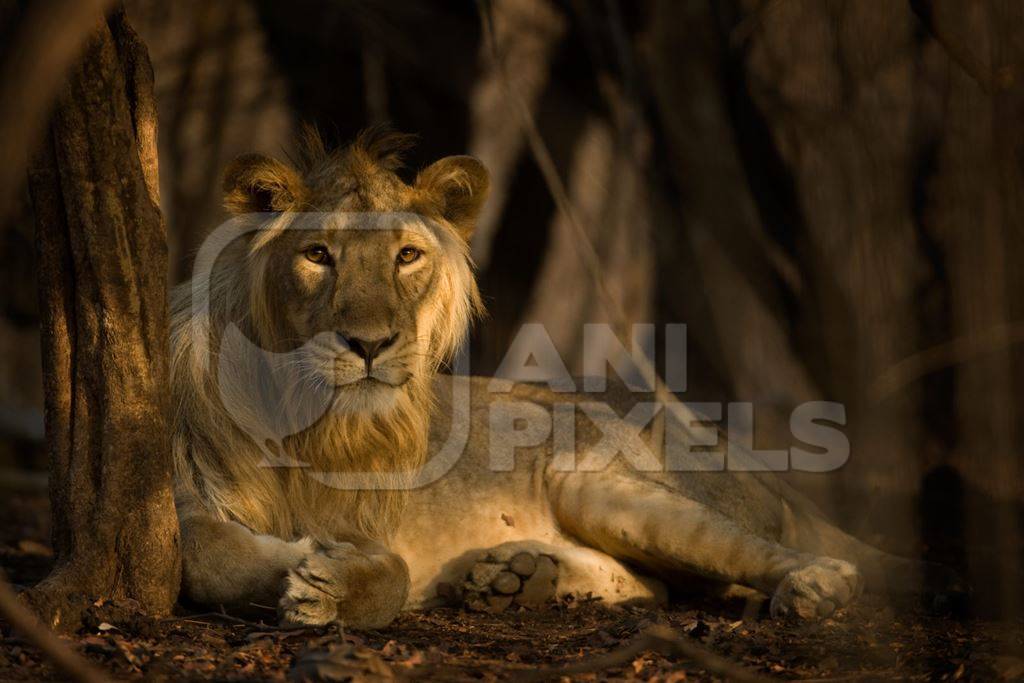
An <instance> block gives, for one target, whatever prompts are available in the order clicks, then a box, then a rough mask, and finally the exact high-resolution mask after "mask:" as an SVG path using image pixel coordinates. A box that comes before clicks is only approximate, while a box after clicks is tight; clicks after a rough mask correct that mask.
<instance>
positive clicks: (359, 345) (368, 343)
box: [338, 332, 398, 374]
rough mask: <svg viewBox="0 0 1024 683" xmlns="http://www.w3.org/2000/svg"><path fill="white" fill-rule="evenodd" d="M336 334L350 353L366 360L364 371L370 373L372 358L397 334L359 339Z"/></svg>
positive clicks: (393, 339) (390, 342)
mask: <svg viewBox="0 0 1024 683" xmlns="http://www.w3.org/2000/svg"><path fill="white" fill-rule="evenodd" d="M338 336H339V337H341V338H342V340H343V341H344V342H345V344H346V345H347V346H348V348H349V349H351V350H352V353H354V354H356V355H357V356H359V357H360V358H362V359H363V361H365V362H366V373H367V374H369V373H370V369H371V368H372V367H373V359H374V358H376V357H377V356H379V355H380V353H381V351H383V350H384V349H386V348H388V347H389V346H391V345H392V344H394V343H395V339H397V338H398V335H397V334H394V335H392V336H390V337H381V338H380V339H370V340H367V339H359V338H358V337H349V336H346V335H344V334H342V333H340V332H339V333H338Z"/></svg>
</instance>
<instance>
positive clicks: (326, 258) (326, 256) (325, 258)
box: [303, 244, 331, 265]
mask: <svg viewBox="0 0 1024 683" xmlns="http://www.w3.org/2000/svg"><path fill="white" fill-rule="evenodd" d="M303 253H304V254H305V256H306V258H307V259H309V260H310V261H312V262H313V263H319V264H320V265H327V264H329V263H330V262H331V253H330V252H329V251H327V247H325V246H324V245H322V244H314V245H313V246H311V247H309V248H307V249H306V251H304V252H303Z"/></svg>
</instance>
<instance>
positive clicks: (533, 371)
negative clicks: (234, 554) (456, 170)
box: [187, 212, 850, 490]
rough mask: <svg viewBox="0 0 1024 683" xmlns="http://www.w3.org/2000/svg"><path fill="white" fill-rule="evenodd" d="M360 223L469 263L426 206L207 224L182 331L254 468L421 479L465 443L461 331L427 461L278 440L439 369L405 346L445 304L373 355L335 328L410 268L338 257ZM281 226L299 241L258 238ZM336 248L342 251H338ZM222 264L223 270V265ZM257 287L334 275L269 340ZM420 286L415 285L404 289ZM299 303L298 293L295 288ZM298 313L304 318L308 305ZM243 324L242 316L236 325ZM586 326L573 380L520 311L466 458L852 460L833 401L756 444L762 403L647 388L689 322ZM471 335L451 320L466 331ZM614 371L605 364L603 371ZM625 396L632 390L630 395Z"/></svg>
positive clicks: (449, 264)
mask: <svg viewBox="0 0 1024 683" xmlns="http://www.w3.org/2000/svg"><path fill="white" fill-rule="evenodd" d="M368 233H372V234H373V236H372V237H371V242H372V244H371V245H370V246H369V247H366V246H365V245H364V249H371V251H370V252H368V253H371V254H372V253H377V252H379V253H380V254H382V258H383V259H384V260H385V261H386V260H387V259H388V258H393V257H392V256H390V255H389V254H390V252H389V251H388V250H402V251H404V250H405V247H403V246H402V244H403V240H415V242H416V244H419V245H422V247H423V250H422V252H423V256H422V258H423V259H426V265H425V266H424V265H423V263H422V262H421V263H420V265H419V266H416V267H429V268H432V269H433V270H432V271H431V272H432V273H434V274H435V277H442V276H446V277H447V278H448V280H447V281H448V282H449V283H450V282H455V281H457V280H458V278H456V277H454V275H458V274H461V275H462V276H463V277H472V274H471V272H470V271H469V266H468V262H467V261H466V258H465V255H464V253H465V252H464V249H463V248H462V247H461V246H460V245H459V244H457V243H455V242H454V241H453V240H457V239H459V238H458V237H457V236H455V235H454V234H452V233H450V231H447V230H446V229H445V228H444V227H442V226H439V225H437V224H435V223H433V222H432V221H430V219H428V218H426V217H423V216H420V215H416V214H410V213H376V214H373V213H363V212H360V213H345V212H331V213H302V214H259V215H249V216H241V217H236V218H234V219H232V220H230V221H228V222H227V223H225V224H224V225H222V226H221V227H220V228H218V229H217V230H216V231H214V232H213V233H212V234H211V235H210V237H209V238H207V240H206V241H205V242H204V243H203V245H202V247H201V248H200V251H199V253H198V255H197V258H196V262H195V267H194V271H193V278H192V283H191V288H192V304H191V306H192V309H191V319H190V324H189V326H188V328H187V329H188V333H189V339H188V341H189V343H190V344H191V345H192V348H193V353H194V355H195V357H196V358H197V359H198V362H199V363H201V364H205V365H204V366H203V367H202V368H201V375H202V376H204V377H214V378H215V386H216V389H217V393H218V398H219V401H220V404H221V406H222V407H223V410H224V411H225V412H226V414H227V415H228V417H229V418H230V419H231V420H232V421H233V422H234V424H235V426H236V427H237V428H238V429H239V430H241V431H242V432H243V433H245V434H246V435H247V436H248V437H249V438H250V439H251V441H252V442H253V444H254V445H255V448H256V449H257V450H258V451H259V456H260V458H261V460H260V465H261V466H263V467H286V468H304V469H305V470H306V472H307V474H308V475H309V476H311V477H313V478H315V479H317V480H318V481H321V482H322V483H324V484H326V485H329V486H332V487H335V488H340V489H350V490H356V489H360V490H362V489H381V488H396V487H399V488H418V487H421V486H425V485H427V484H429V483H431V482H434V481H437V480H438V479H440V478H441V477H443V476H445V474H447V473H448V472H449V471H451V469H452V468H453V467H455V466H456V464H457V463H458V462H459V461H460V459H461V458H463V457H465V456H466V454H467V449H468V447H469V443H470V439H469V435H470V427H471V422H472V416H473V410H472V408H473V406H472V404H473V401H474V397H473V390H472V381H471V379H470V376H469V375H470V362H469V353H468V348H467V346H468V345H467V344H466V343H462V344H459V345H458V349H457V351H456V352H455V354H454V356H453V357H452V358H451V360H450V362H449V364H448V368H449V372H450V374H451V381H450V382H444V383H439V384H437V385H436V386H448V387H450V391H451V395H450V396H448V397H444V401H442V403H443V404H444V405H445V406H448V407H449V409H448V410H447V411H446V414H444V415H443V416H435V419H443V420H444V421H445V422H447V424H448V433H447V437H446V438H445V439H444V440H443V441H442V440H440V439H437V438H435V439H434V440H433V441H432V442H431V444H430V448H429V452H428V454H427V456H428V457H427V459H426V461H425V464H423V465H422V466H421V467H420V468H418V469H417V470H416V471H415V472H414V473H412V475H411V476H409V477H406V478H402V479H400V480H396V479H395V478H394V477H392V476H387V475H386V474H382V473H380V472H371V471H367V472H348V471H330V472H323V471H318V470H315V469H314V468H312V467H310V465H309V463H308V462H306V461H305V460H304V459H303V457H302V453H301V452H295V451H294V450H293V451H291V452H289V449H288V448H286V441H287V440H288V439H289V438H293V437H296V436H298V435H301V434H302V433H304V432H305V431H307V430H309V429H311V428H313V427H314V426H315V425H318V424H321V423H322V422H323V421H324V420H330V419H333V418H334V417H336V416H349V417H351V416H352V415H358V414H360V413H367V414H369V413H372V414H373V415H374V419H376V420H387V419H388V417H389V410H391V408H390V406H391V405H392V404H394V403H395V402H397V401H400V400H401V392H403V391H406V389H407V387H406V385H405V384H404V382H405V381H407V380H408V379H409V378H408V377H406V375H414V374H415V373H417V372H420V373H427V374H429V373H431V372H433V368H432V367H431V366H430V365H429V364H424V363H420V364H418V365H417V364H416V363H415V362H413V361H408V360H402V359H408V358H417V357H428V356H429V355H430V354H431V353H433V352H435V351H436V349H431V348H429V345H430V344H431V343H435V342H434V341H433V340H435V339H436V338H437V336H438V335H437V329H434V328H431V326H432V325H433V326H435V328H436V326H437V325H440V324H444V322H443V320H444V319H443V317H439V316H444V315H445V314H446V311H444V310H441V311H430V312H429V313H430V314H429V315H428V314H427V313H428V312H425V311H419V310H410V311H405V313H406V318H407V319H410V320H414V321H415V325H414V328H415V329H412V330H407V331H395V337H394V338H398V337H399V335H400V334H401V335H404V336H403V337H402V339H403V340H406V344H405V346H404V347H403V348H404V350H397V345H396V350H391V351H390V355H389V351H385V352H384V353H382V354H380V356H379V358H378V357H376V356H375V357H374V359H375V360H374V359H368V358H367V355H366V352H365V350H364V349H362V348H353V347H352V345H351V344H350V343H348V338H347V337H346V336H345V334H343V333H342V331H341V328H343V327H344V328H345V329H350V328H358V327H360V326H364V327H365V325H366V324H367V323H366V320H363V319H360V316H363V317H365V316H372V315H375V314H376V313H375V312H374V311H373V306H352V305H350V304H351V301H349V298H350V296H351V297H352V298H356V297H357V296H361V297H363V299H364V300H365V298H366V296H367V291H369V292H371V296H372V292H373V291H375V290H374V288H375V287H376V288H379V290H378V291H380V292H384V291H385V290H384V288H387V287H395V286H396V285H395V279H396V278H400V277H404V276H405V272H404V271H402V270H401V268H402V266H400V265H396V266H395V268H396V270H395V271H394V272H391V273H389V272H388V271H387V269H386V268H384V269H379V268H378V271H376V272H378V274H377V275H376V276H375V275H374V274H373V272H375V271H373V268H372V267H371V266H368V265H366V263H367V260H366V258H365V257H361V258H354V257H351V258H350V257H348V256H346V253H347V251H346V250H347V249H349V247H350V246H351V245H350V243H354V242H355V241H357V240H360V239H362V240H363V241H364V242H365V241H366V237H367V235H368ZM286 235H287V236H286ZM282 239H283V240H287V241H288V243H289V244H291V245H292V247H293V248H291V249H284V250H274V249H268V248H267V246H268V245H269V244H271V243H272V242H273V241H274V240H282ZM310 240H315V241H318V243H319V242H324V243H325V244H327V245H328V246H330V247H331V248H332V249H334V251H336V252H337V253H338V259H339V260H338V262H337V263H333V262H331V263H329V264H327V265H325V262H320V261H317V262H316V265H317V268H314V267H313V266H311V265H310V263H307V262H305V261H302V260H301V259H300V258H299V257H298V256H297V254H299V253H300V251H299V249H300V248H303V245H306V244H307V243H309V242H310ZM306 248H308V247H306ZM353 248H354V247H353ZM232 249H237V250H240V252H241V253H242V254H243V257H242V258H237V254H236V258H234V259H225V258H224V257H225V255H226V254H228V253H229V250H232ZM323 249H325V250H326V249H327V246H324V247H323ZM372 250H376V251H372ZM417 253H419V250H417ZM346 258H349V261H344V259H346ZM417 258H420V257H417ZM415 261H416V259H414V260H413V261H410V262H409V263H414V262H415ZM403 263H404V261H403ZM225 264H226V265H225ZM223 268H229V269H233V271H232V272H227V273H224V272H218V269H223ZM330 268H334V270H330ZM342 268H346V269H350V270H349V271H347V272H348V273H349V274H351V269H353V268H365V269H367V273H366V274H365V276H364V277H362V278H361V279H360V280H359V285H358V288H356V287H353V288H352V290H351V292H349V291H347V290H346V289H345V288H344V287H342V286H341V283H342V279H340V278H341V277H342V270H341V269H342ZM461 269H465V273H463V272H462V270H461ZM243 271H244V272H243ZM467 273H468V274H467ZM268 278H269V279H268ZM274 278H277V279H278V280H280V281H277V280H273V279H274ZM292 280H294V282H292ZM462 284H463V285H466V284H467V283H465V282H464V281H463V282H462ZM259 286H263V287H267V286H280V287H284V288H291V290H298V291H302V288H303V287H305V288H306V289H307V290H310V291H314V290H315V289H316V288H317V287H320V288H323V287H328V286H330V287H332V288H333V289H332V290H331V295H330V296H324V297H322V298H320V299H317V300H316V305H317V306H320V307H321V308H322V309H324V310H319V309H318V310H319V314H320V316H319V321H320V326H321V329H307V330H305V331H304V333H299V332H296V331H295V330H289V332H288V334H285V335H283V336H286V337H288V339H287V341H289V342H291V343H290V344H284V345H276V344H274V343H270V344H267V343H266V342H267V341H268V339H267V334H270V333H268V332H266V331H264V330H256V329H254V324H255V323H254V322H253V320H254V318H255V317H256V316H258V315H259V311H254V310H252V307H253V305H254V304H253V302H254V301H255V300H250V301H248V302H247V303H246V305H238V302H239V301H244V299H245V297H251V292H250V289H251V288H253V287H259ZM435 286H436V285H435ZM456 294H457V293H456ZM384 298H385V297H382V303H381V306H383V305H384V304H383V299H384ZM310 300H312V299H310ZM421 300H422V297H420V298H417V297H410V301H412V302H418V301H421ZM295 305H299V306H301V305H302V301H296V302H295ZM416 305H417V304H416V303H409V304H408V306H410V307H415V306H416ZM445 305H447V306H457V305H459V301H458V300H452V301H442V302H441V304H440V306H441V308H443V307H444V306H445ZM232 306H235V308H232ZM232 311H234V312H235V313H236V314H237V315H236V317H235V318H233V317H232V315H231V313H232ZM238 311H241V313H240V314H238ZM378 313H379V312H378ZM294 317H298V318H302V312H301V311H300V312H298V313H296V314H295V316H294ZM385 317H386V316H385ZM306 318H310V319H313V318H315V316H306V317H305V318H303V319H304V320H305V319H306ZM439 320H441V321H442V322H439ZM325 321H326V322H325ZM306 322H307V323H308V322H309V321H308V320H307V321H306ZM328 322H329V323H330V324H329V325H328ZM245 325H248V328H247V329H246V330H243V326H245ZM582 332H583V335H582V339H583V346H582V348H583V353H582V369H583V376H582V377H581V378H577V377H574V376H573V375H572V373H571V372H570V370H569V365H567V363H566V362H565V359H563V358H562V357H561V355H560V353H559V351H558V349H557V347H556V346H555V344H554V342H553V341H552V339H551V336H550V335H549V334H548V332H547V330H546V329H545V328H544V326H543V325H541V324H539V323H526V324H523V325H522V326H521V327H520V328H519V331H518V333H517V335H516V337H515V339H514V340H513V342H512V343H511V344H510V346H509V348H508V350H507V351H506V352H505V354H504V357H503V359H502V361H501V363H500V364H499V366H498V369H497V371H496V372H495V376H494V377H493V378H491V379H490V380H489V381H487V383H486V392H485V393H486V394H488V396H487V397H483V398H481V397H480V396H477V397H476V399H475V400H476V402H477V406H478V411H477V414H480V413H479V406H480V404H481V401H482V404H483V407H484V414H486V427H487V431H488V439H487V440H486V443H487V445H486V449H487V452H486V453H472V454H471V455H472V456H473V462H474V464H476V463H483V466H486V467H488V468H489V469H490V470H492V471H494V472H509V471H512V470H514V469H515V467H516V460H517V458H516V453H517V452H518V451H520V450H521V449H530V448H534V449H536V448H542V447H543V448H545V449H549V450H550V452H551V456H550V462H549V463H548V466H549V467H550V468H551V469H552V470H554V471H559V472H569V471H574V472H597V471H602V470H604V469H606V468H608V467H609V466H610V465H612V464H613V463H615V462H619V461H621V462H624V463H625V464H627V465H628V466H630V467H632V468H634V469H636V470H638V471H644V472H722V471H744V472H751V471H775V472H780V471H787V470H797V471H805V472H829V471H834V470H836V469H838V468H840V467H842V466H843V465H844V464H845V463H846V462H847V460H848V459H849V455H850V444H849V441H848V439H847V437H846V435H845V433H844V432H843V431H842V429H841V427H842V426H844V425H845V424H846V411H845V408H844V406H843V405H842V404H840V403H835V402H829V401H810V402H806V403H801V404H799V405H796V406H795V407H793V408H792V410H791V412H790V414H789V425H788V426H789V433H790V436H791V437H792V441H791V443H789V444H788V445H785V447H780V448H775V449H757V448H755V447H754V443H753V433H754V416H755V413H756V405H755V404H754V403H752V402H730V403H726V404H722V403H715V402H694V401H674V400H666V401H659V400H649V399H650V398H651V397H650V394H655V395H657V396H664V394H665V392H661V393H656V392H655V389H656V383H657V382H658V381H659V380H658V378H657V377H656V376H655V374H654V368H655V362H654V361H655V356H656V353H655V351H656V348H657V347H658V344H657V341H659V340H658V335H659V334H661V335H663V336H662V339H661V341H662V342H663V343H662V345H661V348H662V349H663V354H662V355H663V358H662V359H661V360H662V363H661V367H662V369H663V373H662V377H661V386H662V387H663V388H664V389H666V390H667V391H668V392H672V394H674V395H676V396H678V395H681V394H685V393H686V392H687V389H688V383H687V326H686V325H685V324H669V325H665V326H663V327H661V328H660V329H659V328H658V327H657V326H655V325H654V324H636V325H633V327H632V329H631V331H630V332H631V334H630V338H629V339H628V340H625V341H624V340H621V339H620V338H619V337H618V336H617V335H616V334H615V332H614V330H613V328H612V327H611V326H610V325H607V324H603V323H596V324H587V325H585V326H584V329H583V331H582ZM260 333H263V334H260ZM467 333H468V330H459V334H461V335H463V336H464V335H466V334H467ZM389 334H390V332H389ZM270 336H271V337H272V336H273V335H272V334H271V335H270ZM269 341H270V342H278V341H284V340H280V339H270V340H269ZM463 341H464V340H463ZM266 346H270V347H272V348H266ZM213 363H215V366H214V365H213ZM609 369H611V370H612V373H613V375H614V377H610V376H609V373H608V370H609ZM395 377H402V378H405V379H403V380H402V381H399V380H396V379H394V378H395ZM522 383H530V384H534V385H542V386H543V387H544V388H546V389H547V390H548V391H547V392H543V393H537V392H534V395H532V397H528V398H513V397H512V395H511V392H513V390H514V389H515V387H516V386H517V384H522ZM610 388H614V391H610ZM477 392H478V393H480V385H479V384H478V385H477ZM611 394H615V396H616V397H617V398H616V399H615V400H614V401H611V400H610V399H609V398H608V397H609V396H611ZM623 394H625V395H627V396H629V395H630V394H633V395H635V396H634V397H633V398H631V399H629V400H625V401H624V400H623V399H622V396H623ZM478 421H480V422H483V420H480V419H478ZM481 426H482V425H481ZM474 443H477V444H479V443H480V440H476V441H475V442H474ZM476 447H477V448H481V446H479V445H477V446H476Z"/></svg>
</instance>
